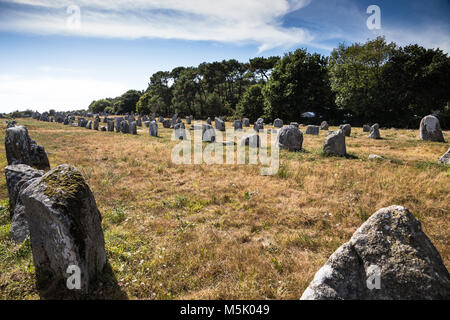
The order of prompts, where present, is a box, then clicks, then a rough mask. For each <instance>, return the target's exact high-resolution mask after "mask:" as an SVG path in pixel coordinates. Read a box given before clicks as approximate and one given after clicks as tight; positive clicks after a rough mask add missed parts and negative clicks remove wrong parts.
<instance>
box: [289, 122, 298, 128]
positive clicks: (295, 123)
mask: <svg viewBox="0 0 450 320" xmlns="http://www.w3.org/2000/svg"><path fill="white" fill-rule="evenodd" d="M290 125H291V126H296V127H297V128H298V123H297V122H291V123H290Z"/></svg>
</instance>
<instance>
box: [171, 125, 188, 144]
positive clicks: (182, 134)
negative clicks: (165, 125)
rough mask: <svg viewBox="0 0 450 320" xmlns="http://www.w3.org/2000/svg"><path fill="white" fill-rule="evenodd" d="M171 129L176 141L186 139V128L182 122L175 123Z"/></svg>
mask: <svg viewBox="0 0 450 320" xmlns="http://www.w3.org/2000/svg"><path fill="white" fill-rule="evenodd" d="M173 129H174V131H173V133H174V138H175V139H177V140H186V139H187V137H186V128H185V126H184V123H183V122H180V123H176V124H175V125H174V126H173Z"/></svg>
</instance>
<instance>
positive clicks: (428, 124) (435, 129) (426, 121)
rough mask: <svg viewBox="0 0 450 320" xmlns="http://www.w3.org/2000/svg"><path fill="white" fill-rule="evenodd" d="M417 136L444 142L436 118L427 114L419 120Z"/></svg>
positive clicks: (422, 138)
mask: <svg viewBox="0 0 450 320" xmlns="http://www.w3.org/2000/svg"><path fill="white" fill-rule="evenodd" d="M419 137H420V139H421V140H429V141H437V142H445V140H444V135H443V134H442V129H441V125H440V123H439V120H438V118H436V117H435V116H432V115H429V116H426V117H424V118H423V119H422V121H420V128H419Z"/></svg>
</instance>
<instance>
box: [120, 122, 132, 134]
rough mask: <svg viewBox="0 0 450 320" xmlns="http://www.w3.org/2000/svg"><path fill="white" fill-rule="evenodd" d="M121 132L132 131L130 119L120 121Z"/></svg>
mask: <svg viewBox="0 0 450 320" xmlns="http://www.w3.org/2000/svg"><path fill="white" fill-rule="evenodd" d="M120 132H122V133H130V125H129V124H128V121H125V120H124V121H122V122H120Z"/></svg>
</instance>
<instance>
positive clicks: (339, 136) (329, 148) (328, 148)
mask: <svg viewBox="0 0 450 320" xmlns="http://www.w3.org/2000/svg"><path fill="white" fill-rule="evenodd" d="M323 152H324V153H325V154H327V155H337V156H342V157H343V156H345V155H346V154H347V148H346V146H345V135H344V133H343V132H342V130H338V131H334V132H331V133H330V134H328V136H327V137H326V139H325V142H324V144H323Z"/></svg>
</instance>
